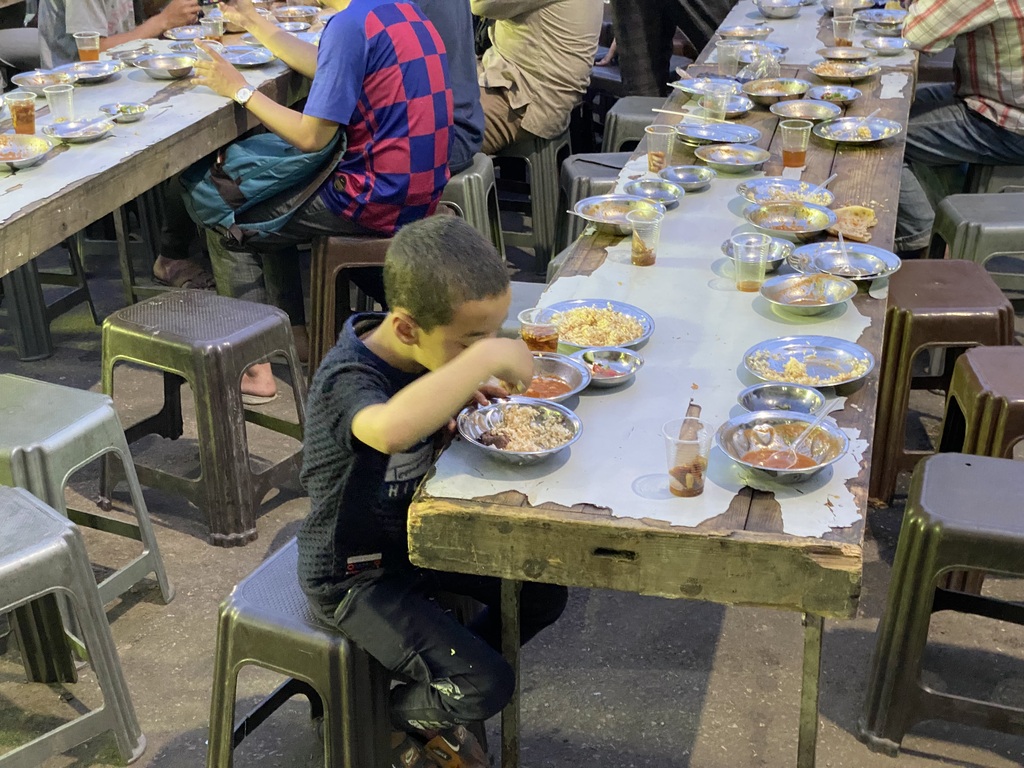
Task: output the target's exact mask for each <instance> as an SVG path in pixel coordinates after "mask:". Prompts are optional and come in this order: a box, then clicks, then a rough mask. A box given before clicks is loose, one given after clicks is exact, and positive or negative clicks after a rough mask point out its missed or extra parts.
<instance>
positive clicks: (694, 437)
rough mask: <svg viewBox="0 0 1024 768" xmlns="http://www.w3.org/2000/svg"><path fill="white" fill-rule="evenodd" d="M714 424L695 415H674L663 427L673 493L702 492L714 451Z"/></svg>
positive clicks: (699, 493)
mask: <svg viewBox="0 0 1024 768" xmlns="http://www.w3.org/2000/svg"><path fill="white" fill-rule="evenodd" d="M711 433H712V429H711V425H710V424H708V423H707V422H706V421H701V420H700V419H695V418H684V419H672V421H666V422H665V424H664V426H663V427H662V428H661V434H662V436H663V437H664V438H665V457H666V459H667V460H668V489H669V490H670V491H671V492H672V495H673V496H682V497H684V498H685V497H688V496H700V495H701V494H702V493H704V477H705V475H706V474H707V470H708V456H709V455H710V453H711Z"/></svg>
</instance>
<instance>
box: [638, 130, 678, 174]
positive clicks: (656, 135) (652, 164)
mask: <svg viewBox="0 0 1024 768" xmlns="http://www.w3.org/2000/svg"><path fill="white" fill-rule="evenodd" d="M644 132H645V133H646V134H647V170H648V171H650V172H651V173H657V172H658V171H660V170H662V169H663V168H668V167H669V166H670V165H672V142H674V141H675V138H676V129H675V126H674V125H648V126H647V127H646V128H644Z"/></svg>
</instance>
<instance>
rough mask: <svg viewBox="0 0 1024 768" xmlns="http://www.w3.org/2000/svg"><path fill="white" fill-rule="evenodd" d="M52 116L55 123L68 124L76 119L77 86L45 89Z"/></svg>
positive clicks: (57, 86) (44, 93)
mask: <svg viewBox="0 0 1024 768" xmlns="http://www.w3.org/2000/svg"><path fill="white" fill-rule="evenodd" d="M43 95H44V96H46V103H47V105H49V107H50V116H51V117H52V118H53V122H55V123H66V122H68V121H70V120H74V119H75V100H74V99H75V86H73V85H68V84H61V85H48V86H46V87H45V88H43Z"/></svg>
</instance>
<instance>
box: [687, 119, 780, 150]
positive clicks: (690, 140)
mask: <svg viewBox="0 0 1024 768" xmlns="http://www.w3.org/2000/svg"><path fill="white" fill-rule="evenodd" d="M676 135H678V136H679V138H680V140H681V141H683V142H685V143H687V144H690V145H695V146H699V145H701V144H753V143H754V142H755V141H757V140H758V139H760V138H761V132H760V131H759V130H757V128H753V127H751V126H749V125H738V124H736V123H704V122H701V123H697V122H693V123H688V122H685V121H684V122H682V123H679V124H678V125H676Z"/></svg>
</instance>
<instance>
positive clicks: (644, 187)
mask: <svg viewBox="0 0 1024 768" xmlns="http://www.w3.org/2000/svg"><path fill="white" fill-rule="evenodd" d="M623 191H625V193H626V194H627V195H635V196H636V197H642V198H644V199H646V200H653V201H654V202H656V203H661V204H662V205H664V206H665V207H666V208H669V209H671V208H675V207H676V206H677V205H679V201H680V200H681V199H682V198H683V195H685V194H686V190H684V189H683V188H682V187H681V186H679V185H678V184H676V183H674V182H671V181H668V180H666V179H663V178H661V179H650V178H646V179H634V180H633V181H631V182H629V183H627V184H626V185H625V186H624V187H623Z"/></svg>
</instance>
